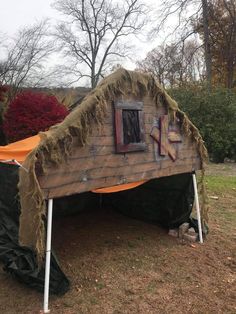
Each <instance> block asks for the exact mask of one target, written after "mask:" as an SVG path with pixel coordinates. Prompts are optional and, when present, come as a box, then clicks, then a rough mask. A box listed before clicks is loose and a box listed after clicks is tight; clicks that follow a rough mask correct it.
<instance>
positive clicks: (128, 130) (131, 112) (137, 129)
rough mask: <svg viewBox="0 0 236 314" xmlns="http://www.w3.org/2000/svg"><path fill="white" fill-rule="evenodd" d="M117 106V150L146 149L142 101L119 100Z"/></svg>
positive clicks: (115, 105)
mask: <svg viewBox="0 0 236 314" xmlns="http://www.w3.org/2000/svg"><path fill="white" fill-rule="evenodd" d="M114 107H115V130H116V152H117V153H126V152H133V151H144V150H145V149H146V144H145V133H144V113H143V103H142V102H125V101H117V102H116V103H115V104H114Z"/></svg>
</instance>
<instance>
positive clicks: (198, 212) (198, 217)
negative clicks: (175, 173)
mask: <svg viewBox="0 0 236 314" xmlns="http://www.w3.org/2000/svg"><path fill="white" fill-rule="evenodd" d="M192 176H193V188H194V196H195V204H196V211H197V222H198V232H199V242H200V243H203V238H202V223H201V213H200V206H199V199H198V192H197V180H196V174H195V173H193V174H192Z"/></svg>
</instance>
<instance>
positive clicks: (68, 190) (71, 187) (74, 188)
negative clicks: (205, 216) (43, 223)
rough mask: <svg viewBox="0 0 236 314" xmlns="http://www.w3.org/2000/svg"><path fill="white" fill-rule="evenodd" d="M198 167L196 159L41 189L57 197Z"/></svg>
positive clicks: (188, 170) (49, 196)
mask: <svg viewBox="0 0 236 314" xmlns="http://www.w3.org/2000/svg"><path fill="white" fill-rule="evenodd" d="M193 168H194V169H195V170H198V169H200V160H196V161H195V162H193V163H192V164H191V165H188V166H184V165H182V166H178V167H175V168H173V167H169V168H166V169H160V170H159V169H158V170H152V171H146V172H141V173H137V174H132V175H127V176H125V177H122V176H119V177H111V178H100V179H96V180H91V181H87V182H78V181H75V182H72V183H70V184H65V185H63V186H57V187H55V188H51V189H43V192H44V195H45V197H47V198H57V197H61V196H65V195H71V194H77V193H82V192H86V191H91V190H93V189H96V188H99V187H109V186H113V185H118V184H122V183H129V182H135V181H138V180H144V179H147V180H150V179H152V178H160V177H164V176H169V175H175V174H178V173H187V172H191V171H192V169H193Z"/></svg>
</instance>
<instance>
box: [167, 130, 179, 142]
mask: <svg viewBox="0 0 236 314" xmlns="http://www.w3.org/2000/svg"><path fill="white" fill-rule="evenodd" d="M168 140H169V141H170V142H172V143H180V142H182V136H181V134H180V133H178V132H177V131H169V132H168Z"/></svg>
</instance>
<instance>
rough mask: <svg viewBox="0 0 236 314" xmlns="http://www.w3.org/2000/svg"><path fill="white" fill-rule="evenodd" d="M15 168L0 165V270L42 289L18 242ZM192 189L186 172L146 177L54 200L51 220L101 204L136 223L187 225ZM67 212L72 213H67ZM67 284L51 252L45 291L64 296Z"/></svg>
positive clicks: (40, 274) (28, 253)
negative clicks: (130, 185)
mask: <svg viewBox="0 0 236 314" xmlns="http://www.w3.org/2000/svg"><path fill="white" fill-rule="evenodd" d="M17 183H18V166H15V165H9V164H4V163H0V259H1V260H2V261H3V263H4V270H5V271H7V272H8V273H11V274H12V275H13V276H14V277H15V278H17V279H18V280H19V281H21V282H23V283H26V284H28V285H29V286H31V287H33V288H36V289H37V290H39V291H43V287H44V268H41V269H38V266H37V261H36V256H35V254H34V252H33V251H32V250H30V249H29V248H26V247H21V246H20V245H19V244H18V227H19V214H20V206H19V201H18V197H17V194H18V190H17ZM193 200H194V191H193V183H192V174H191V173H186V174H179V175H175V176H169V177H164V178H159V179H152V180H150V181H148V182H146V183H145V184H143V185H141V186H139V187H136V188H134V189H131V190H126V191H122V192H116V193H110V194H104V195H102V196H101V195H97V194H95V193H92V192H87V193H82V194H79V195H72V196H70V197H63V198H60V199H55V201H54V209H55V211H54V213H55V215H56V216H63V215H68V214H75V213H78V212H79V211H86V210H88V209H90V208H91V207H93V208H99V206H101V205H102V202H104V203H103V204H104V205H108V206H109V207H113V208H114V209H116V210H118V211H119V212H121V213H123V214H125V215H128V216H130V217H133V218H136V219H142V220H146V221H151V222H154V223H159V224H160V225H162V226H164V227H166V228H175V227H178V226H179V225H180V224H181V223H183V222H186V221H189V220H190V215H191V212H192V204H193ZM71 209H72V211H71ZM68 289H69V281H68V279H67V278H66V276H65V275H64V273H63V272H62V270H61V268H60V267H59V264H58V262H57V260H56V258H55V255H54V254H52V259H51V274H50V292H51V293H54V294H64V293H65V292H66V291H67V290H68Z"/></svg>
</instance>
